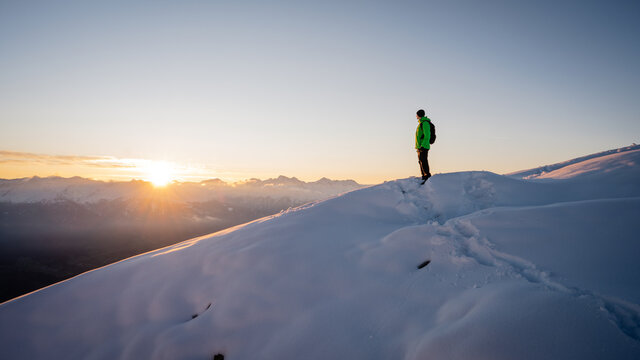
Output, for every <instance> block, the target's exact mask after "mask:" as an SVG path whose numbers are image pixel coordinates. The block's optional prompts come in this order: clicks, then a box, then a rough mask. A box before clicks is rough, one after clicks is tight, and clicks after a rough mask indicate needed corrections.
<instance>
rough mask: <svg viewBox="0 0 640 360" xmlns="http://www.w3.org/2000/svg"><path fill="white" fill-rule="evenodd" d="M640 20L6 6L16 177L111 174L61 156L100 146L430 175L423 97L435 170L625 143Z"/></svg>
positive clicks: (319, 4)
mask: <svg viewBox="0 0 640 360" xmlns="http://www.w3.org/2000/svg"><path fill="white" fill-rule="evenodd" d="M639 18H640V2H638V1H562V0H560V1H546V0H542V1H474V0H469V1H455V0H447V1H333V0H325V1H188V0H184V1H1V0H0V150H2V151H3V154H5V156H4V157H2V156H0V158H2V159H4V160H2V161H0V177H5V178H6V177H19V176H29V175H36V174H37V175H41V176H42V175H51V174H54V173H55V174H59V175H70V174H69V171H71V170H70V169H76V170H73V171H76V172H77V175H82V176H94V177H108V174H106V175H105V174H104V173H103V172H104V170H105V169H101V170H100V172H98V171H95V172H94V173H93V175H92V174H91V169H92V167H84V169H85V170H79V168H73V167H71V166H70V165H69V164H66V165H60V166H59V167H58V169H57V170H56V164H57V163H56V160H55V159H66V160H65V161H68V162H73V159H75V158H79V159H94V158H97V159H111V160H113V161H111V160H109V161H111V162H114V161H115V162H117V161H119V160H118V159H123V160H122V162H125V163H126V162H127V161H129V163H130V162H131V161H133V160H131V159H144V160H155V161H160V160H161V161H165V162H169V163H171V164H177V165H176V166H180V167H182V168H183V169H189V168H195V169H199V170H198V171H199V172H198V173H199V174H200V175H202V176H206V177H220V178H223V179H236V180H237V179H244V178H251V177H259V178H266V177H272V176H276V175H279V174H283V175H287V176H297V177H299V178H301V179H304V180H316V179H318V178H320V177H323V176H326V177H330V178H335V179H345V178H351V179H355V180H357V181H359V182H362V183H375V182H380V181H383V180H390V179H395V178H401V177H407V176H417V175H419V169H418V164H417V156H416V153H415V150H414V149H413V146H414V139H413V137H414V132H415V127H416V125H417V122H416V119H415V112H416V110H417V109H419V108H424V109H425V110H426V112H427V115H428V116H429V117H431V118H432V120H433V122H434V123H435V124H436V127H437V134H438V140H437V142H436V144H435V145H434V146H433V149H432V151H431V152H430V159H431V167H432V171H433V172H435V173H439V172H451V171H464V170H490V171H494V172H497V173H505V172H510V171H515V170H520V169H524V168H529V167H534V166H539V165H544V164H548V163H553V162H557V161H562V160H566V159H569V158H571V157H576V156H580V155H585V154H588V153H593V152H598V151H601V150H606V149H611V148H616V147H622V146H626V145H630V144H631V143H633V142H636V143H638V142H639V140H640V67H639V66H640V65H639V64H640V41H639V39H640V21H638V19H639ZM6 154H14V155H12V156H13V157H11V156H8V155H6ZM15 154H18V155H15ZM20 154H22V155H20ZM0 155H2V154H0ZM33 158H38V159H39V160H33ZM43 159H45V160H43ZM46 159H49V160H46ZM51 159H54V160H51ZM127 159H129V160H127ZM51 161H53V162H51ZM109 161H107V162H109ZM136 161H137V160H136ZM140 161H143V160H140ZM58 164H62V163H58ZM45 165H46V166H45ZM65 166H66V167H65ZM81 167H82V166H81ZM93 168H94V169H97V168H98V167H96V166H94V167H93ZM118 168H120V166H119V165H117V166H114V169H118ZM3 169H4V170H3ZM65 169H66V170H65ZM87 169H88V170H87ZM107 170H108V169H107ZM29 172H33V174H31V173H29ZM187 172H188V171H187ZM107 173H108V171H107Z"/></svg>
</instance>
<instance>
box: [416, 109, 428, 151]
mask: <svg viewBox="0 0 640 360" xmlns="http://www.w3.org/2000/svg"><path fill="white" fill-rule="evenodd" d="M426 122H431V119H429V118H428V117H426V116H425V117H423V118H421V119H420V124H418V128H417V129H416V149H420V148H423V149H430V148H431V144H429V139H431V127H430V126H429V124H426V125H425V126H422V125H423V124H424V123H426Z"/></svg>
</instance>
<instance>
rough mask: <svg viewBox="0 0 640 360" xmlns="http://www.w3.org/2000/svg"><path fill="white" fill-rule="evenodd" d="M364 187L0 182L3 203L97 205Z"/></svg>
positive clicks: (300, 198)
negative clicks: (134, 200) (71, 202)
mask: <svg viewBox="0 0 640 360" xmlns="http://www.w3.org/2000/svg"><path fill="white" fill-rule="evenodd" d="M360 187H362V185H359V184H358V183H356V182H355V181H353V180H329V179H327V178H322V179H320V180H318V181H314V182H304V181H301V180H298V179H297V178H295V177H292V178H289V177H286V176H279V177H278V178H275V179H267V180H259V179H251V180H247V181H243V182H237V183H226V182H224V181H222V180H220V179H210V180H204V181H201V182H197V183H195V182H174V183H171V184H169V185H167V186H166V188H163V189H161V190H157V189H154V187H153V186H152V185H151V183H149V182H146V181H141V180H132V181H129V182H116V181H97V180H91V179H85V178H81V177H72V178H62V177H56V176H52V177H46V178H41V177H37V176H34V177H31V178H23V179H11V180H7V179H0V202H11V203H33V202H43V201H47V202H53V201H65V200H67V201H74V202H78V203H96V202H99V201H103V200H130V199H134V198H137V199H140V198H149V197H158V196H159V195H158V194H159V193H162V196H163V197H165V198H166V199H168V200H170V201H174V202H205V201H209V200H212V199H218V198H220V197H271V198H285V197H286V198H289V199H291V200H293V201H295V202H307V201H314V200H320V199H326V198H328V197H331V196H334V195H337V194H341V193H343V192H346V191H350V190H354V189H357V188H360Z"/></svg>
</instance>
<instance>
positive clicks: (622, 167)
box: [0, 151, 640, 360]
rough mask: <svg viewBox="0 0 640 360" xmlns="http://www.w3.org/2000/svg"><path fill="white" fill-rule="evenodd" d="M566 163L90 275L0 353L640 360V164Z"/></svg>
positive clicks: (39, 304) (417, 191)
mask: <svg viewBox="0 0 640 360" xmlns="http://www.w3.org/2000/svg"><path fill="white" fill-rule="evenodd" d="M581 164H582V165H581ZM570 166H571V167H572V168H570V169H564V170H562V169H563V167H557V168H555V169H553V171H555V172H556V175H553V174H551V172H549V173H548V174H546V175H545V178H544V179H540V180H523V179H517V178H514V177H513V176H500V175H496V174H492V173H488V172H461V173H452V174H441V175H436V176H434V177H432V178H431V179H430V180H429V181H428V182H427V184H426V185H424V186H422V187H420V186H419V185H418V180H417V179H415V178H410V179H403V180H397V181H392V182H387V183H384V184H381V185H377V186H372V187H369V188H365V189H361V190H356V191H353V192H350V193H347V194H344V195H342V196H339V197H336V198H333V199H330V200H327V201H323V202H317V203H311V204H308V205H305V206H302V207H300V208H296V209H293V210H291V211H288V212H283V213H281V214H279V215H276V216H271V217H267V218H264V219H260V220H257V221H254V222H251V223H249V224H245V225H242V226H238V227H235V228H232V229H229V230H225V231H223V232H219V233H216V234H212V235H207V236H204V237H200V238H196V239H192V240H189V241H185V242H182V243H180V244H177V245H174V246H171V247H167V248H164V249H160V250H157V251H153V252H150V253H147V254H143V255H140V256H136V257H133V258H130V259H127V260H124V261H121V262H119V263H116V264H113V265H110V266H107V267H104V268H101V269H98V270H94V271H91V272H88V273H85V274H83V275H80V276H77V277H75V278H72V279H70V280H67V281H65V282H62V283H59V284H56V285H53V286H50V287H47V288H45V289H42V290H40V291H37V292H34V293H31V294H28V295H25V296H23V297H20V298H17V299H14V300H12V301H9V302H6V303H4V304H2V305H0V349H2V357H3V358H9V359H45V358H47V359H49V358H65V359H211V358H212V357H213V355H214V354H216V353H223V354H224V355H225V359H327V358H334V359H536V360H539V359H639V358H640V305H639V304H640V290H639V289H640V286H639V285H640V280H638V277H637V274H638V273H639V271H640V264H639V262H638V261H637V255H638V254H640V238H639V236H638V234H639V233H640V224H639V223H638V219H640V181H639V180H640V151H622V152H616V153H614V154H608V155H606V154H605V155H602V156H595V157H591V158H589V159H586V160H583V161H578V162H573V163H570V164H566V167H567V168H568V167H570ZM554 176H557V178H554ZM425 260H430V261H431V262H430V263H429V265H427V266H426V267H424V268H423V269H420V270H419V269H417V266H418V265H419V264H421V263H422V262H424V261H425Z"/></svg>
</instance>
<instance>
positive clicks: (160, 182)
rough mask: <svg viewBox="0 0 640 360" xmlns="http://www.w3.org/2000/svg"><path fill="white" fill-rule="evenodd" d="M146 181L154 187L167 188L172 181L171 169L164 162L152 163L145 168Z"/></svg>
mask: <svg viewBox="0 0 640 360" xmlns="http://www.w3.org/2000/svg"><path fill="white" fill-rule="evenodd" d="M146 173H147V175H146V177H147V181H150V182H151V183H152V184H153V186H155V187H164V186H167V184H169V183H170V182H171V181H172V180H174V179H173V168H172V167H171V165H170V164H169V163H166V162H164V161H153V162H151V163H149V164H148V165H147V167H146Z"/></svg>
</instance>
